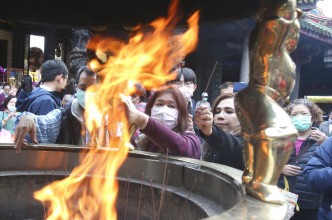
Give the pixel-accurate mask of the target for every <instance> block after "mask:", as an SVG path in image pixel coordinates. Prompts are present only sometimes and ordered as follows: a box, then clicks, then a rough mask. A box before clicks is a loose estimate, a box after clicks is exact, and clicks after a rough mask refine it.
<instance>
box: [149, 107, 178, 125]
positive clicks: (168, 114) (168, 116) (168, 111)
mask: <svg viewBox="0 0 332 220" xmlns="http://www.w3.org/2000/svg"><path fill="white" fill-rule="evenodd" d="M178 115H179V111H178V110H177V109H175V108H169V107H167V106H154V107H153V108H152V109H151V118H153V119H154V120H156V121H158V122H160V123H162V124H163V125H165V126H166V127H168V128H169V129H173V128H175V127H176V126H177V125H178Z"/></svg>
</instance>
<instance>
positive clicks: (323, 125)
mask: <svg viewBox="0 0 332 220" xmlns="http://www.w3.org/2000/svg"><path fill="white" fill-rule="evenodd" d="M319 130H320V131H321V132H323V133H325V134H326V136H328V137H330V136H331V134H330V132H329V131H330V122H329V121H324V122H323V123H321V124H320V125H319Z"/></svg>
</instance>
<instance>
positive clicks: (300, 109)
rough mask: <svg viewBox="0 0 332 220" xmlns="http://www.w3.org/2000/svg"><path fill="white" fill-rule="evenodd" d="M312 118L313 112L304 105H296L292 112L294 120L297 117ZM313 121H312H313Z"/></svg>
mask: <svg viewBox="0 0 332 220" xmlns="http://www.w3.org/2000/svg"><path fill="white" fill-rule="evenodd" d="M299 115H301V116H311V112H310V109H309V108H308V107H307V106H305V105H303V104H299V105H295V106H294V107H293V109H292V111H291V114H290V116H291V118H294V117H296V116H299ZM311 120H312V119H311Z"/></svg>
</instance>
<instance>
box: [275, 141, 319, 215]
mask: <svg viewBox="0 0 332 220" xmlns="http://www.w3.org/2000/svg"><path fill="white" fill-rule="evenodd" d="M306 147H307V150H306V151H305V152H304V153H303V154H302V155H300V156H299V157H298V158H297V159H296V161H294V160H293V159H294V157H295V149H294V150H293V151H292V153H291V156H290V157H289V160H288V163H287V164H291V165H295V166H299V167H301V173H300V174H299V175H297V176H286V178H287V180H288V183H289V191H290V192H292V193H295V194H297V195H298V196H299V198H298V201H297V203H298V205H299V207H300V211H301V208H302V209H318V208H319V206H320V201H321V196H320V195H319V194H317V193H314V192H312V191H311V190H310V189H309V188H308V187H307V185H306V181H305V179H304V175H303V169H304V167H305V166H306V164H307V163H308V161H309V160H310V158H311V157H312V155H313V154H314V151H315V150H316V149H317V148H318V144H317V142H316V141H314V140H310V139H309V138H307V139H306V140H305V141H304V142H303V144H302V145H301V148H300V152H301V151H302V149H304V148H306ZM278 186H279V187H280V188H282V189H284V188H285V184H284V177H283V175H281V176H280V178H279V181H278Z"/></svg>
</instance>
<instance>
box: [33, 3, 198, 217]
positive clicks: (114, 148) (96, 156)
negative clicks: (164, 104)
mask: <svg viewBox="0 0 332 220" xmlns="http://www.w3.org/2000/svg"><path fill="white" fill-rule="evenodd" d="M177 4H178V2H177V0H175V1H174V2H172V4H171V6H170V7H169V13H168V18H159V19H157V20H155V21H153V22H152V23H151V24H150V26H151V27H152V31H150V32H147V33H146V32H145V33H143V32H142V31H140V30H141V28H142V27H141V26H138V27H136V28H135V30H134V32H133V33H132V37H131V38H130V39H129V41H128V42H127V43H123V42H119V41H117V40H115V39H110V38H108V39H101V38H99V37H96V38H94V39H92V41H91V42H90V43H89V46H91V47H93V48H94V50H95V52H96V55H97V57H98V59H99V60H105V53H103V51H105V50H111V51H112V52H113V53H112V55H111V56H109V57H108V60H107V62H106V63H105V64H100V62H98V61H97V60H92V61H91V62H90V64H89V65H90V67H91V68H92V69H95V70H100V71H99V75H100V77H101V83H100V85H98V86H95V87H90V88H89V89H88V91H87V97H86V103H88V104H87V105H86V111H85V122H86V124H87V127H88V130H89V134H90V139H91V140H90V144H89V145H90V146H91V147H92V148H91V150H90V151H89V152H88V154H87V155H86V156H85V158H84V159H83V161H82V163H81V165H80V166H78V167H76V168H75V169H74V170H73V171H72V173H71V175H70V176H69V177H68V178H65V179H63V180H61V181H56V182H53V183H52V184H50V185H48V186H46V187H44V188H43V189H42V190H40V191H38V192H36V193H35V194H34V196H35V198H36V199H38V200H40V201H42V202H43V204H45V205H46V206H47V208H48V213H47V218H48V219H117V213H116V210H115V202H116V198H117V192H118V182H117V180H116V173H117V170H118V168H119V167H120V166H121V165H122V163H123V162H124V160H125V159H126V157H127V154H128V147H127V146H128V143H129V139H130V137H129V134H128V130H129V128H128V123H127V120H126V116H125V113H124V110H123V107H122V106H123V105H122V103H121V99H120V94H125V95H130V93H131V91H132V87H133V85H134V84H135V82H140V83H142V84H143V85H144V87H145V88H146V89H151V88H159V87H160V86H162V85H164V84H165V82H166V81H168V80H170V79H173V78H174V75H172V74H169V72H170V70H171V69H172V68H173V67H174V66H175V65H176V62H178V61H181V59H182V58H183V57H184V56H185V55H186V54H188V53H190V52H191V51H193V50H194V49H195V46H196V44H197V40H198V19H199V15H198V12H195V13H194V14H193V15H192V16H191V17H190V18H189V19H188V26H189V28H188V30H187V31H186V32H185V33H183V34H182V35H178V36H176V37H174V36H173V29H172V28H171V27H173V28H174V25H175V24H176V22H178V19H179V18H178V17H176V11H177ZM174 41H176V42H181V45H180V46H179V44H173V43H170V42H174ZM105 61H106V60H105ZM88 94H90V95H88ZM91 94H92V95H91ZM106 144H107V145H108V147H105V146H106ZM106 149H107V150H106ZM101 151H102V153H101Z"/></svg>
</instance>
